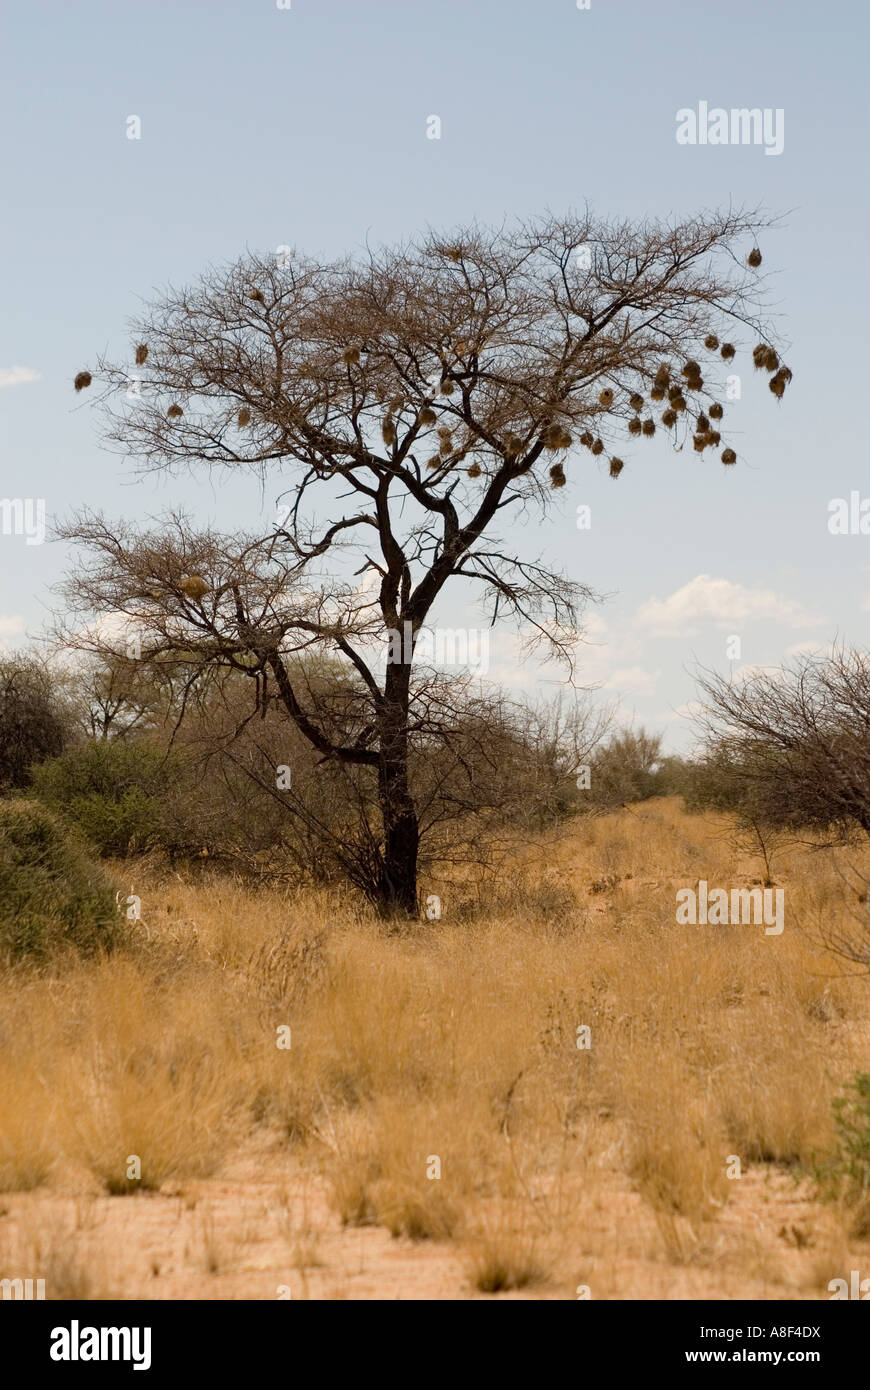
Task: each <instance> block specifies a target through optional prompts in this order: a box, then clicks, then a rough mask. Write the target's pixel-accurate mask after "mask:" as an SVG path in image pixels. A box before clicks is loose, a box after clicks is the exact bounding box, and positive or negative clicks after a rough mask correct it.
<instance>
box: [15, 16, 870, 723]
mask: <svg viewBox="0 0 870 1390" xmlns="http://www.w3.org/2000/svg"><path fill="white" fill-rule="evenodd" d="M2 38H3V42H2V70H3V99H2V127H3V131H4V139H3V150H4V178H3V188H4V193H5V197H4V212H3V219H2V226H3V258H2V267H3V271H2V309H3V312H2V324H0V415H2V445H0V446H2V459H3V463H2V481H0V496H3V497H9V498H45V501H46V507H47V510H48V513H49V515H58V516H63V515H65V514H67V513H69V511H70V510H72V509H73V508H74V507H77V506H79V505H80V504H82V503H87V504H90V505H94V506H101V507H103V508H105V509H106V510H107V511H108V512H109V513H110V514H123V515H125V516H139V517H145V516H148V515H153V514H156V513H158V512H160V511H161V510H163V509H164V508H166V507H167V506H170V505H176V504H178V503H183V504H184V505H186V506H187V507H188V508H189V509H190V510H191V511H192V512H194V513H195V515H196V516H197V517H199V518H200V519H202V521H203V522H205V521H212V522H215V523H217V524H218V525H225V526H231V525H233V524H235V523H238V522H242V523H243V524H244V525H245V526H251V527H253V526H255V525H256V524H257V523H258V521H262V520H263V518H264V517H268V516H271V515H272V514H273V512H274V501H275V496H276V494H277V492H278V491H279V488H278V486H277V485H276V487H275V489H274V491H273V492H272V493H271V494H270V493H269V491H268V490H267V492H266V495H265V498H264V497H263V495H262V494H261V491H260V488H259V485H258V484H257V483H256V482H255V481H254V480H252V479H241V478H234V479H231V480H226V479H225V480H222V481H221V483H220V486H219V487H218V486H216V485H215V486H213V485H212V484H210V483H209V482H208V481H207V480H205V479H202V480H200V481H199V482H198V483H196V482H192V481H189V480H187V481H184V482H179V481H177V480H176V481H173V482H167V481H157V480H154V479H149V480H142V479H138V478H137V477H136V475H135V472H134V470H133V469H132V468H131V467H130V466H129V465H127V464H125V463H124V462H123V460H121V459H119V458H118V457H117V456H115V455H112V454H109V453H107V452H106V451H105V450H104V449H103V448H102V447H101V446H100V444H99V440H98V436H97V429H96V423H97V422H96V419H95V417H94V416H93V414H92V412H91V411H90V409H89V408H88V407H87V405H86V404H83V399H82V398H77V397H76V396H75V394H74V393H73V390H72V378H73V376H74V375H75V372H76V371H77V370H78V369H79V368H80V367H82V366H84V365H86V364H87V363H89V362H93V360H94V358H95V356H96V354H97V353H98V352H100V351H102V350H105V349H108V350H109V351H110V352H116V353H118V354H119V355H120V354H121V353H124V354H126V353H127V352H128V336H127V333H126V331H125V323H126V320H127V318H128V316H130V315H131V314H133V313H135V312H136V309H137V305H138V304H139V302H140V300H141V299H144V298H147V297H148V296H149V295H150V294H151V293H152V292H153V291H154V290H155V289H159V287H160V286H161V285H165V284H167V283H170V282H171V283H174V284H176V285H177V284H181V283H184V282H186V281H189V280H193V279H194V278H195V277H196V276H197V274H198V273H199V272H201V271H202V270H203V269H205V268H206V267H207V266H208V265H209V264H215V263H221V262H224V261H227V260H230V259H233V258H235V257H236V256H238V255H239V254H241V253H242V252H243V251H244V250H245V248H246V247H247V248H250V249H252V250H257V251H270V250H274V248H276V247H277V246H279V245H284V244H289V245H295V246H297V247H299V248H300V249H304V250H308V251H311V252H313V253H315V254H317V255H319V256H323V257H328V256H332V255H339V254H342V253H344V252H346V251H354V250H356V249H358V248H360V247H362V246H364V244H365V242H366V240H367V239H368V241H369V242H374V243H378V242H384V241H388V242H389V241H393V240H397V239H400V238H402V237H404V236H407V235H410V234H413V233H414V232H416V231H419V230H421V229H422V228H424V227H425V226H426V225H427V224H428V225H432V226H435V227H439V228H440V227H444V228H448V227H450V226H452V225H455V224H457V223H462V222H466V221H468V220H470V219H472V218H477V219H479V220H480V221H483V222H490V223H500V222H501V221H502V220H503V219H504V218H505V216H508V217H509V216H512V215H520V216H530V215H533V214H535V213H537V212H541V211H544V210H545V209H551V210H553V211H555V212H561V211H564V210H566V209H568V208H570V207H575V208H579V207H582V205H583V204H584V202H585V201H586V200H588V201H589V202H590V203H591V204H592V206H593V208H594V210H595V211H596V212H597V213H598V214H600V215H603V216H614V217H625V216H627V217H642V216H645V215H650V216H661V217H669V216H671V215H680V214H689V213H691V212H694V211H696V210H699V209H702V208H710V207H714V206H722V205H725V204H727V203H729V202H734V203H737V204H742V205H745V206H753V205H757V204H759V203H761V204H764V205H765V206H766V207H767V208H768V209H769V210H770V211H772V212H776V213H782V214H785V217H784V221H783V225H782V227H781V228H780V229H778V230H776V231H772V232H770V233H769V234H768V235H767V236H766V237H765V238H764V241H763V244H762V250H763V252H764V256H765V268H766V269H769V270H770V272H771V273H772V279H771V282H770V283H771V291H772V296H773V301H774V306H775V308H776V311H777V313H778V315H779V321H778V322H779V330H780V332H781V335H782V337H783V340H784V342H785V343H786V345H787V347H788V353H787V360H788V362H789V365H790V366H791V368H792V369H793V371H794V382H793V384H792V386H791V388H790V390H789V392H787V394H786V397H785V400H784V401H783V402H782V404H781V405H779V404H778V403H777V402H775V401H774V400H773V398H772V397H771V396H770V393H769V392H768V391H767V390H766V388H765V384H764V381H762V380H761V379H760V378H756V379H754V380H753V379H752V374H751V372H749V371H746V370H744V371H743V372H742V385H743V396H742V399H741V401H740V402H739V404H735V406H734V412H733V417H732V418H733V419H734V420H735V421H736V425H735V428H736V431H737V434H736V439H735V444H736V447H737V449H738V452H739V454H740V462H739V464H738V466H737V467H735V468H732V469H727V470H726V469H724V468H723V467H722V466H721V464H719V463H718V462H717V461H715V460H714V458H713V457H711V456H709V455H705V456H704V457H703V460H699V458H698V456H696V455H695V454H693V453H692V452H691V450H685V451H683V452H682V453H679V454H675V453H672V452H671V451H670V450H669V449H668V447H667V444H666V443H665V441H664V440H663V439H659V438H656V440H655V441H653V442H651V443H650V442H647V441H644V443H643V445H642V446H638V447H637V448H633V449H631V450H630V451H628V452H627V453H626V454H625V457H626V459H627V462H628V465H629V466H628V467H627V468H626V470H625V472H624V473H623V475H622V477H621V478H620V479H619V481H618V482H613V481H611V480H610V479H609V478H608V477H607V476H606V471H605V470H604V469H599V466H598V463H597V461H596V460H594V459H592V458H591V457H590V456H589V455H588V454H584V456H583V458H582V459H581V458H577V459H576V461H572V462H571V463H570V464H569V465H568V466H567V468H566V472H567V474H568V479H569V481H568V486H567V487H566V488H565V489H563V491H562V492H561V493H560V494H559V501H558V506H557V508H556V509H555V510H554V512H553V514H552V515H551V516H550V518H549V519H548V520H547V521H546V523H544V525H539V524H537V523H533V522H530V523H529V525H528V526H526V527H525V528H522V527H518V528H516V529H515V530H514V531H513V532H511V533H510V539H511V540H512V541H513V542H514V543H515V545H516V548H517V552H518V553H521V554H525V555H537V554H539V553H542V554H543V555H545V557H546V559H547V560H548V562H549V563H551V564H553V565H555V566H557V567H558V566H562V567H564V568H565V569H566V570H567V571H568V572H569V573H570V574H571V575H572V576H573V577H575V578H577V579H579V580H582V581H583V582H585V583H587V584H589V585H590V586H592V587H593V588H594V589H596V590H597V591H599V592H604V593H606V594H608V595H609V596H610V597H609V598H608V601H607V602H606V603H605V604H603V605H602V606H600V607H597V608H596V609H595V610H594V611H593V612H592V613H591V614H590V617H589V646H588V647H587V648H586V649H585V650H584V652H583V653H582V654H581V659H580V664H579V668H578V676H579V678H580V679H581V680H582V679H584V678H585V679H587V680H590V681H592V680H594V681H597V682H600V683H601V684H602V686H603V687H604V689H605V691H606V693H607V694H608V695H609V696H612V697H616V698H619V699H620V701H621V702H622V707H623V710H624V712H625V714H626V716H628V715H629V714H632V713H633V714H635V715H636V716H637V718H638V719H640V720H642V721H643V722H645V723H646V724H648V725H650V726H652V727H655V728H658V729H664V730H667V736H668V740H669V742H670V743H672V744H673V745H674V746H679V745H680V743H681V742H682V741H684V739H685V737H686V733H685V731H684V730H683V724H682V722H681V720H680V718H679V714H678V712H679V711H680V710H681V709H682V708H683V707H684V706H685V705H686V704H687V703H688V702H690V701H691V699H692V696H693V681H692V676H691V671H692V668H693V666H694V665H695V663H696V662H702V663H704V664H707V665H713V666H716V667H719V668H725V667H727V666H728V665H734V666H740V665H741V664H742V665H765V664H778V663H779V662H781V661H782V660H783V659H784V658H785V657H786V656H787V654H788V653H789V652H791V651H794V650H796V649H800V648H801V647H803V646H805V645H807V644H813V645H816V644H818V645H824V644H826V643H828V642H829V641H831V640H832V639H833V638H834V637H839V638H840V639H842V640H845V641H848V642H851V643H853V644H855V645H862V646H863V645H865V644H866V641H867V632H868V622H870V608H868V605H870V536H862V535H860V534H859V535H854V536H853V535H846V536H842V535H837V536H834V535H831V534H830V533H829V531H828V506H829V503H830V501H831V500H832V499H834V498H837V497H848V496H849V494H850V492H852V491H855V490H857V491H859V492H861V495H862V496H863V495H865V494H866V495H867V496H868V497H870V477H868V469H867V463H866V434H867V429H866V424H865V420H866V413H865V395H866V384H865V381H864V362H863V353H862V342H861V341H860V340H861V339H862V337H863V336H864V329H865V319H866V314H867V307H868V306H867V291H866V272H865V256H866V251H865V243H866V229H867V225H868V207H867V203H868V192H867V179H866V164H867V156H866V146H867V140H868V120H867V113H866V96H865V92H866V73H867V70H868V20H867V10H866V6H865V5H864V4H862V3H860V2H859V0H841V3H834V4H826V5H821V4H818V3H810V2H809V0H790V2H789V3H781V4H780V3H771V0H755V2H754V3H748V0H731V3H730V4H728V5H727V6H725V5H715V6H714V5H709V6H704V7H689V6H686V5H683V4H677V3H675V0H662V2H661V3H658V4H655V3H650V2H649V0H647V3H641V0H591V5H590V8H589V9H588V10H579V9H578V8H577V5H576V3H575V0H536V3H531V0H530V3H525V4H524V3H520V0H501V2H500V3H496V0H464V3H460V0H440V2H439V3H435V0H427V2H425V3H424V2H423V0H404V3H398V2H397V0H394V2H390V3H388V0H368V3H362V0H322V3H317V4H315V3H314V0H292V7H291V8H290V9H288V10H279V9H278V8H277V5H276V3H275V0H244V2H243V0H212V3H204V0H200V2H199V3H191V0H176V2H175V3H171V4H169V3H162V2H161V0H150V3H148V4H143V5H131V4H122V3H120V0H113V3H108V2H107V3H98V2H96V0H82V2H81V3H79V4H78V5H75V6H72V5H69V4H65V3H59V0H44V3H41V4H40V5H38V6H35V5H25V4H23V3H22V2H21V0H14V2H13V3H12V4H10V6H8V7H7V14H6V18H5V20H4V26H3V35H2ZM700 101H706V102H707V103H708V104H709V105H710V106H711V107H714V106H721V107H725V108H727V109H730V108H732V107H743V106H747V107H760V108H772V109H777V108H781V109H782V111H783V112H784V135H785V138H784V149H783V152H782V153H781V154H780V155H776V156H768V155H766V154H765V152H764V149H763V148H762V147H760V146H758V145H748V146H739V145H735V146H732V145H727V146H713V145H705V146H701V145H696V146H684V145H679V144H678V143H677V141H676V138H675V132H676V113H677V111H678V110H680V109H681V108H688V107H691V108H697V106H698V103H699V102H700ZM433 114H434V115H438V116H439V117H440V120H441V123H442V128H441V139H440V140H429V139H427V135H426V127H427V118H428V117H429V116H430V115H433ZM130 115H137V116H139V117H140V119H141V122H142V138H141V140H138V141H134V140H129V139H127V137H126V122H127V118H128V117H129V116H130ZM744 360H745V359H744ZM16 368H17V369H19V370H18V371H16V370H15V369H16ZM862 489H863V492H862ZM579 504H587V505H589V506H590V507H591V509H592V526H591V529H590V530H588V531H583V532H580V531H578V530H577V527H576V522H575V517H576V508H577V506H578V505H579ZM66 561H67V557H66V556H65V554H64V551H63V549H62V548H61V547H60V546H58V545H54V544H45V545H27V544H26V540H25V537H23V536H22V535H20V534H8V535H7V534H0V643H4V644H5V645H6V646H17V645H20V644H21V643H22V642H24V641H25V640H27V637H28V635H36V634H37V633H38V632H39V630H40V627H41V625H42V623H43V622H44V620H45V617H46V614H47V611H48V609H49V608H50V607H51V605H52V603H53V602H56V600H54V599H53V598H52V594H51V586H52V584H54V583H56V582H57V579H58V578H59V576H60V575H61V573H62V572H63V569H64V566H65V563H66ZM458 612H459V608H458V607H453V606H451V604H450V603H449V602H448V603H447V604H446V605H445V606H444V607H443V608H442V610H440V612H439V615H438V617H439V619H440V620H441V621H443V622H455V621H457V614H458ZM731 635H739V636H740V638H741V643H742V652H741V658H740V660H739V661H737V662H736V663H735V662H729V661H728V660H727V658H726V637H728V636H731ZM492 652H493V667H492V674H493V675H494V676H497V677H499V678H502V679H504V680H506V681H509V682H510V683H512V684H513V685H516V686H517V687H518V688H523V689H526V690H529V691H531V690H533V689H535V688H536V687H538V686H540V689H541V690H543V691H547V692H552V691H553V690H555V688H556V687H555V686H554V685H550V684H543V685H540V682H541V679H542V678H544V679H545V680H553V679H555V678H556V676H557V672H556V671H554V670H552V669H550V670H547V669H544V670H541V669H540V667H539V665H538V663H537V662H536V661H535V660H534V659H532V660H531V661H529V662H528V663H526V664H525V665H523V664H522V663H520V662H519V661H518V659H517V655H516V646H515V641H514V638H513V636H512V635H511V634H510V633H509V632H507V633H505V634H504V635H503V636H502V637H499V638H498V639H496V640H495V641H494V642H493V646H492Z"/></svg>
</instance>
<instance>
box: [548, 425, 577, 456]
mask: <svg viewBox="0 0 870 1390" xmlns="http://www.w3.org/2000/svg"><path fill="white" fill-rule="evenodd" d="M570 446H571V436H570V434H569V433H568V431H567V430H566V429H564V428H563V427H562V426H561V425H548V426H547V429H546V431H545V433H544V448H545V449H549V450H551V451H552V452H556V451H557V450H559V449H568V448H570Z"/></svg>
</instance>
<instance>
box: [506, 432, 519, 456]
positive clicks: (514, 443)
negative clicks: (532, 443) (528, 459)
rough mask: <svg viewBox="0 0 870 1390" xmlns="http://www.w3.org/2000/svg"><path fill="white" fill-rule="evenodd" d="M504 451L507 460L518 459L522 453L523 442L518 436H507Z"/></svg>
mask: <svg viewBox="0 0 870 1390" xmlns="http://www.w3.org/2000/svg"><path fill="white" fill-rule="evenodd" d="M504 451H505V454H506V456H507V457H508V458H512V459H515V458H519V456H520V454H521V453H522V452H523V441H522V440H521V439H520V437H519V435H518V434H509V435H508V437H507V439H506V440H505V445H504Z"/></svg>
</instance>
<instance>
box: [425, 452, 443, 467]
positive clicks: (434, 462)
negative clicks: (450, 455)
mask: <svg viewBox="0 0 870 1390" xmlns="http://www.w3.org/2000/svg"><path fill="white" fill-rule="evenodd" d="M443 463H444V460H443V458H441V456H440V455H439V454H433V455H432V457H431V458H430V459H429V460H427V463H426V467H427V468H430V469H432V470H433V471H434V469H436V468H440V467H441V466H442V464H443Z"/></svg>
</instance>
